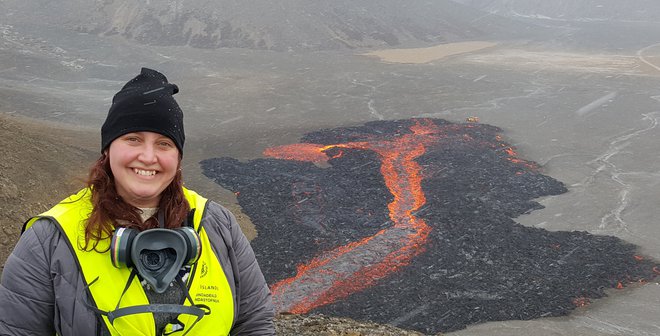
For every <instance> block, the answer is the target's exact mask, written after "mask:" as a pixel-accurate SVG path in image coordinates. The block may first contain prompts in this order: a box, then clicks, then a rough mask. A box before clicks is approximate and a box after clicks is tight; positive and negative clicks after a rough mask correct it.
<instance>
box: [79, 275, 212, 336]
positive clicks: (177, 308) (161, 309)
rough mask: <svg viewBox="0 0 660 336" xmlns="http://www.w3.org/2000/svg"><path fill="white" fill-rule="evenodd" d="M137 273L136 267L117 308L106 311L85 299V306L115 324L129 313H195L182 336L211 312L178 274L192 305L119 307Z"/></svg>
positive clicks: (180, 283) (178, 279) (177, 279)
mask: <svg viewBox="0 0 660 336" xmlns="http://www.w3.org/2000/svg"><path fill="white" fill-rule="evenodd" d="M136 275H137V271H136V270H135V269H133V270H131V275H130V276H129V277H128V281H127V282H126V286H125V287H124V291H123V292H122V293H121V296H120V297H119V302H117V306H116V307H115V310H112V311H104V310H101V309H98V308H97V307H95V306H93V305H91V304H89V303H88V302H87V300H83V303H84V304H85V306H87V308H89V309H91V310H92V311H94V312H96V313H97V314H99V315H103V316H106V317H107V318H108V321H109V322H110V324H111V325H112V324H113V322H114V320H115V319H117V318H120V317H123V316H127V315H132V314H142V313H174V314H187V315H193V316H195V317H197V318H196V319H195V322H193V323H192V324H191V325H190V328H188V330H187V331H186V332H185V333H183V335H181V336H185V335H186V334H188V332H190V330H192V328H193V327H194V326H195V325H196V324H197V322H199V321H200V320H201V319H202V317H204V315H208V314H210V313H211V309H210V308H209V307H208V306H206V305H202V304H199V305H196V304H195V302H194V301H193V300H192V297H191V296H190V292H188V287H187V286H186V284H185V283H184V282H183V279H182V278H181V276H180V275H177V276H176V281H177V284H178V285H179V286H180V287H181V289H182V290H183V292H184V293H185V294H186V299H187V300H188V301H190V304H191V306H184V305H179V304H148V305H138V306H131V307H124V308H119V304H120V303H121V299H122V298H123V297H124V294H126V292H127V291H128V288H129V287H130V286H131V283H132V282H133V279H134V278H135V276H136ZM98 279H99V278H98V277H97V278H96V279H94V280H93V281H92V282H90V283H89V284H88V285H86V286H85V289H86V290H88V289H89V287H90V286H91V285H93V284H94V283H95V282H96V281H97V280H98Z"/></svg>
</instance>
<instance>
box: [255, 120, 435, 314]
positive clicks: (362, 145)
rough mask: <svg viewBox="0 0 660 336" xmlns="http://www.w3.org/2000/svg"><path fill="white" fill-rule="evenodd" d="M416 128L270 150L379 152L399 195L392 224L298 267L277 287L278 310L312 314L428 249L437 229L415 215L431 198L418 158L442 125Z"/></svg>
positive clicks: (318, 157)
mask: <svg viewBox="0 0 660 336" xmlns="http://www.w3.org/2000/svg"><path fill="white" fill-rule="evenodd" d="M422 122H424V124H423V125H422V124H421V123H422ZM410 129H411V130H412V131H413V133H411V134H406V135H403V136H401V137H399V138H397V139H396V140H392V141H369V142H349V143H343V144H335V145H329V146H321V145H316V144H294V145H290V146H281V147H275V148H270V149H268V150H267V151H265V152H264V154H265V155H268V156H271V157H275V158H281V159H289V160H300V161H312V162H320V161H322V160H327V156H325V154H324V153H323V152H324V151H325V150H327V149H329V148H335V147H340V148H359V149H367V150H373V151H375V152H376V153H378V154H379V156H380V159H381V169H380V171H381V173H382V174H383V177H384V180H385V184H386V186H387V188H388V189H389V191H390V192H391V193H392V195H393V196H394V200H393V201H392V202H391V203H390V204H388V209H389V214H390V219H392V222H393V223H394V225H393V226H392V227H391V228H388V229H384V230H381V231H379V232H378V233H376V234H374V235H373V236H370V237H367V238H364V239H362V240H360V241H356V242H352V243H349V244H347V245H344V246H340V247H337V248H335V249H334V250H331V251H327V252H325V253H323V254H321V255H319V256H317V257H315V258H314V259H312V260H311V261H310V262H308V263H307V264H304V265H298V269H297V274H296V276H294V277H291V278H288V279H284V280H282V281H280V282H278V283H276V284H274V285H273V286H272V288H271V290H272V293H273V301H274V302H275V306H276V308H277V310H278V311H280V312H282V311H288V312H292V313H299V314H300V313H306V312H309V311H310V310H312V309H314V308H317V307H320V306H323V305H326V304H329V303H332V302H335V301H337V300H339V299H342V298H345V297H347V296H349V295H351V294H352V293H355V292H357V291H360V290H363V289H365V288H368V287H370V286H372V285H373V284H374V283H375V282H377V281H378V280H379V279H381V278H384V277H386V276H388V275H390V274H392V273H394V272H396V271H397V270H398V269H399V268H401V267H403V266H405V265H408V264H409V263H410V262H411V260H412V258H414V257H415V256H416V255H418V254H419V253H421V252H422V251H423V246H424V244H425V243H426V241H427V238H428V235H429V233H430V231H431V228H430V227H429V226H428V225H427V224H426V223H425V222H424V220H422V219H420V218H417V217H415V216H414V215H413V214H412V213H413V212H414V211H415V210H417V209H419V208H420V207H421V206H422V205H424V203H425V202H426V199H425V197H424V193H423V191H422V185H421V182H422V177H421V176H422V174H421V168H420V166H419V165H418V164H417V162H415V159H416V158H417V157H419V156H421V155H422V154H424V153H425V151H426V146H427V145H428V144H430V143H431V142H432V141H433V140H435V139H437V127H436V126H435V124H433V123H432V122H431V121H418V122H417V124H416V125H413V126H412V127H411V128H410Z"/></svg>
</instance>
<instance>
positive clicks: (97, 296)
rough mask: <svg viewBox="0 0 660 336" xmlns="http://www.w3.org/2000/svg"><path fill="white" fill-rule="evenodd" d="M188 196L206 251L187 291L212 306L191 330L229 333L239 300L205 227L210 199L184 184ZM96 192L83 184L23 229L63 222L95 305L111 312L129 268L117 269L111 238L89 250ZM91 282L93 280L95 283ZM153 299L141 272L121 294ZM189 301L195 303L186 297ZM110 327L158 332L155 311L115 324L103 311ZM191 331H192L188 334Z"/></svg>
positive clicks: (120, 331) (152, 335)
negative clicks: (46, 219)
mask: <svg viewBox="0 0 660 336" xmlns="http://www.w3.org/2000/svg"><path fill="white" fill-rule="evenodd" d="M184 195H185V197H186V199H187V200H188V203H189V204H190V208H191V209H197V211H195V215H194V228H195V230H197V232H198V233H199V236H200V240H201V244H202V253H201V256H200V258H199V260H198V261H197V263H196V264H195V266H194V267H193V269H192V271H191V276H190V277H189V279H188V281H187V285H188V291H189V293H190V296H191V297H192V299H193V301H194V302H195V304H202V305H206V306H208V307H209V308H210V309H211V313H210V314H209V315H205V316H204V317H203V318H202V319H201V320H200V321H199V322H198V323H197V324H196V325H195V326H194V328H193V330H192V333H191V334H192V335H228V334H229V331H230V329H231V327H232V325H233V320H234V299H233V297H232V292H231V288H230V287H229V282H228V281H227V277H226V275H225V273H224V271H223V269H222V266H221V265H220V262H219V261H218V258H216V256H215V253H214V252H213V249H212V248H211V243H210V241H209V238H208V236H207V234H206V231H205V230H204V228H203V227H200V223H201V220H202V216H203V213H204V210H205V206H206V202H207V200H206V199H205V198H203V197H201V196H200V195H198V194H197V193H195V192H193V191H191V190H187V189H185V188H184ZM90 199H91V191H90V190H89V189H83V190H81V191H80V192H78V193H77V194H75V195H72V196H70V197H68V198H67V199H65V200H63V201H62V202H60V203H59V204H57V205H56V206H55V207H53V208H52V209H50V210H48V211H46V212H45V213H43V214H41V215H39V216H37V217H34V218H31V219H30V220H28V221H27V222H26V223H25V227H24V230H26V229H28V228H29V227H30V226H31V225H32V224H33V223H34V222H35V221H36V220H37V219H39V218H42V217H49V218H52V219H54V220H55V221H56V223H58V226H59V229H60V230H61V231H63V233H64V234H65V236H66V237H67V238H68V241H69V246H70V247H71V249H72V250H73V252H74V254H75V256H76V258H77V260H78V264H79V267H80V269H81V271H82V274H83V278H84V280H85V283H86V284H87V286H89V287H88V290H89V291H90V293H91V295H92V299H93V301H94V303H95V305H96V307H97V308H98V309H100V310H102V311H106V312H108V311H112V310H115V309H116V308H117V304H118V302H119V300H120V297H121V296H122V293H123V292H124V289H125V287H126V284H127V282H128V279H129V276H130V274H131V269H130V268H121V269H118V268H115V267H114V266H112V263H111V260H110V251H109V244H110V239H109V238H108V239H105V240H103V241H100V242H99V244H98V247H97V250H99V251H106V252H97V251H95V250H92V251H84V250H82V249H81V248H80V247H81V246H84V242H85V241H84V239H85V232H84V228H85V222H86V220H87V218H89V214H90V213H91V209H92V205H91V200H90ZM90 284H91V285H90ZM147 304H149V302H148V299H147V296H146V294H145V293H144V289H143V288H142V285H141V284H140V281H139V279H137V277H134V278H133V281H132V283H131V285H130V286H129V287H128V289H127V291H126V293H125V294H124V295H123V297H121V302H119V308H123V307H130V306H137V305H147ZM184 305H186V306H189V305H190V302H188V300H185V302H184ZM178 319H179V321H180V322H182V324H183V325H184V326H186V327H189V326H191V325H192V324H193V323H194V321H195V319H196V317H195V316H192V315H187V314H181V315H179V317H178ZM103 320H104V321H105V324H106V326H107V327H108V330H110V333H111V334H112V335H121V336H126V335H144V336H156V325H155V322H154V318H153V314H151V313H142V314H133V315H127V316H123V317H120V318H117V319H116V320H115V321H114V323H113V324H110V323H109V321H108V319H107V317H106V316H103ZM187 330H188V328H184V329H182V330H177V331H176V332H173V333H171V334H169V333H168V334H169V335H183V333H185V332H186V331H187ZM189 335H190V334H189Z"/></svg>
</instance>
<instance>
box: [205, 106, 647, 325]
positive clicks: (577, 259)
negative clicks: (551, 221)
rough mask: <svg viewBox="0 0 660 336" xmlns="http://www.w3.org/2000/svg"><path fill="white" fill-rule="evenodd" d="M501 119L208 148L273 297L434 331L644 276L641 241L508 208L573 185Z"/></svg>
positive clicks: (282, 304) (305, 309)
mask: <svg viewBox="0 0 660 336" xmlns="http://www.w3.org/2000/svg"><path fill="white" fill-rule="evenodd" d="M500 133H501V130H500V129H498V128H497V127H494V126H490V125H485V124H480V123H464V124H458V123H451V122H448V121H445V120H441V119H408V120H396V121H377V122H370V123H367V124H365V125H363V126H358V127H346V128H336V129H327V130H321V131H318V132H313V133H309V134H307V135H305V136H304V137H303V138H302V139H301V142H300V143H297V144H291V145H285V146H279V147H273V148H268V149H267V150H266V151H265V152H264V156H265V157H267V158H264V159H255V160H251V161H249V162H240V161H238V160H236V159H232V158H213V159H208V160H204V161H202V163H201V164H202V167H203V170H204V174H205V175H206V176H207V177H209V178H211V179H213V180H214V181H215V182H217V183H218V184H220V185H221V186H223V187H225V188H227V189H229V190H232V191H233V192H235V193H236V194H237V197H238V201H239V203H240V205H241V207H242V208H243V210H244V212H245V213H246V214H247V215H249V216H250V218H251V219H252V221H253V222H254V224H255V225H256V227H257V230H258V233H259V234H258V237H257V238H256V239H254V240H253V241H252V246H253V247H254V249H255V252H256V254H257V257H258V260H259V262H260V265H261V267H262V269H263V271H264V274H265V276H266V279H267V281H268V283H269V284H270V286H271V290H272V292H273V299H274V301H275V304H276V307H277V309H278V311H282V312H284V311H287V312H292V313H310V312H317V313H324V314H326V315H333V316H346V317H351V318H354V319H368V320H371V321H376V322H380V323H390V324H394V325H397V326H400V327H404V328H408V329H415V330H419V331H421V332H424V333H437V332H443V331H451V330H456V329H461V328H464V327H466V326H467V325H469V324H474V323H479V322H485V321H496V320H527V319H533V318H538V317H545V316H559V315H566V314H568V313H570V312H571V310H573V309H575V308H576V307H578V306H582V305H586V304H588V303H589V302H590V300H592V299H597V298H600V297H602V296H604V295H605V293H604V290H606V289H609V288H616V287H619V288H620V287H622V286H626V285H628V284H630V283H632V282H642V283H643V282H645V281H649V280H651V279H653V278H654V277H655V276H656V275H657V273H658V264H657V263H656V262H654V261H652V260H649V259H648V258H645V257H643V256H640V255H637V254H636V246H634V245H632V244H629V243H626V242H624V241H622V240H621V239H619V238H616V237H611V236H598V235H593V234H589V233H587V232H577V231H574V232H550V231H546V230H543V229H539V228H532V227H525V226H522V225H520V224H517V223H516V222H515V221H514V220H513V218H515V217H517V216H519V215H521V214H523V213H527V212H530V211H533V210H535V209H539V208H541V205H540V204H538V203H537V202H535V201H534V199H536V198H538V197H541V196H547V195H559V194H562V193H565V192H567V189H566V188H565V187H564V185H563V184H562V183H561V182H560V181H557V180H555V179H553V178H552V177H549V176H546V175H543V174H542V172H541V171H540V167H538V165H537V164H536V163H534V162H531V161H526V160H524V159H522V158H520V157H518V155H517V153H516V152H515V150H514V149H513V148H512V147H511V146H510V145H508V144H507V143H506V142H504V140H503V139H502V137H501V135H500Z"/></svg>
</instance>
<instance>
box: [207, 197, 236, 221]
mask: <svg viewBox="0 0 660 336" xmlns="http://www.w3.org/2000/svg"><path fill="white" fill-rule="evenodd" d="M204 218H205V219H207V220H210V221H212V222H215V223H217V224H222V225H224V226H226V227H227V228H231V226H232V225H233V224H234V222H235V221H236V219H235V217H234V215H233V214H232V213H231V211H229V209H227V208H225V207H224V206H222V205H220V204H218V203H216V202H214V201H211V200H209V201H208V203H207V205H206V211H205V212H204Z"/></svg>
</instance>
